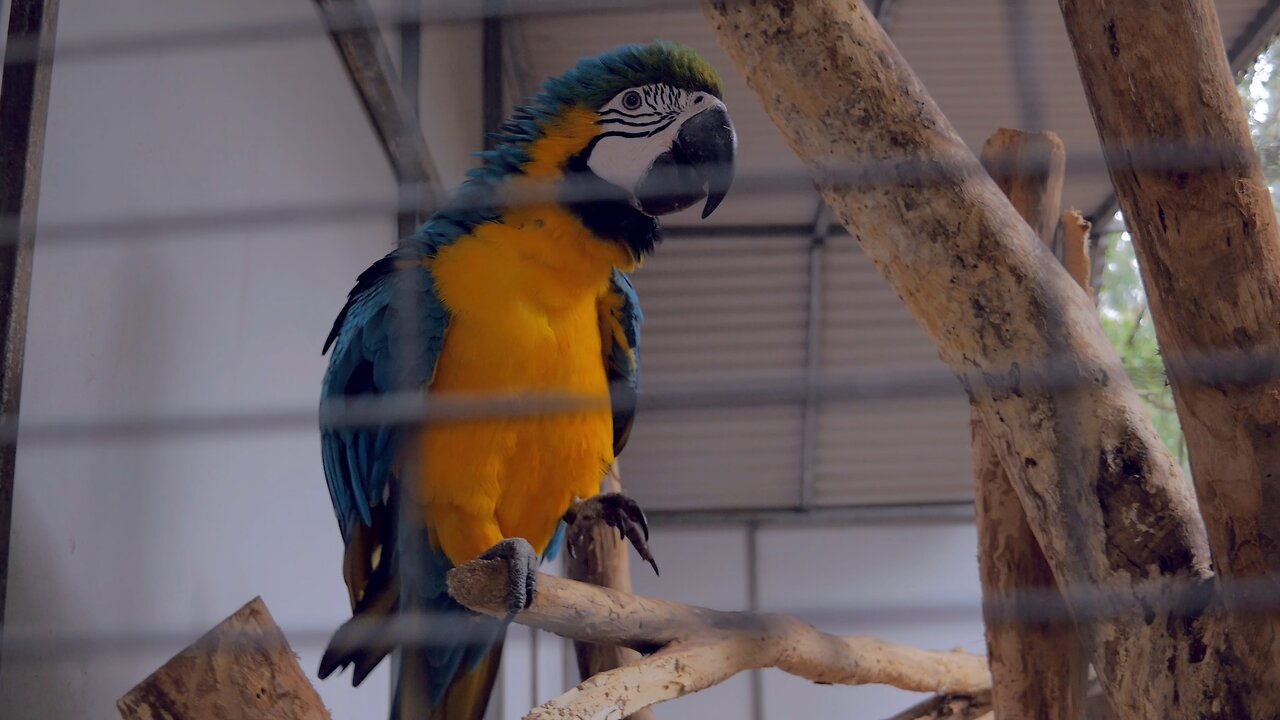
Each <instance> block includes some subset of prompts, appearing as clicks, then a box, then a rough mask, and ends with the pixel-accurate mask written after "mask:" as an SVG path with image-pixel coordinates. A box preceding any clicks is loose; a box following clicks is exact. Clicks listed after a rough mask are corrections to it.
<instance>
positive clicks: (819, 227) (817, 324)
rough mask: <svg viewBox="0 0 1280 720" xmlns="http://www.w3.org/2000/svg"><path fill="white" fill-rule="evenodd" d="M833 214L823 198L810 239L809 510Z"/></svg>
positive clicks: (804, 473)
mask: <svg viewBox="0 0 1280 720" xmlns="http://www.w3.org/2000/svg"><path fill="white" fill-rule="evenodd" d="M833 219H834V216H833V215H832V213H831V208H830V207H828V206H827V203H826V202H825V201H824V200H822V199H821V198H819V199H818V209H817V211H816V212H815V213H814V217H813V232H812V234H811V236H810V239H809V304H808V308H807V310H806V317H807V321H806V326H805V370H804V379H805V388H806V390H807V392H806V393H805V400H804V414H803V416H802V418H801V423H800V498H799V503H800V508H801V509H802V510H807V509H808V508H809V507H810V506H811V505H812V504H813V492H814V486H815V485H816V484H817V477H816V472H817V455H818V402H817V393H816V392H815V390H816V389H817V387H818V381H819V379H820V378H819V375H820V374H821V372H822V318H823V306H822V298H823V295H824V293H823V283H822V278H823V268H824V267H825V262H824V261H825V259H826V255H827V235H828V234H829V233H830V232H831V226H832V224H833Z"/></svg>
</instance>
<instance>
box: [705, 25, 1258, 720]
mask: <svg viewBox="0 0 1280 720" xmlns="http://www.w3.org/2000/svg"><path fill="white" fill-rule="evenodd" d="M706 9H707V14H708V17H709V18H710V20H711V22H712V24H713V26H714V27H715V28H716V30H717V33H718V35H719V37H720V40H721V44H722V45H723V47H724V48H725V49H726V51H727V52H728V54H729V56H730V58H732V59H733V60H734V62H735V64H736V65H737V67H738V68H739V70H740V71H741V72H742V73H743V74H744V75H745V76H746V78H747V81H748V83H749V84H750V85H751V86H752V87H753V88H754V89H755V90H756V92H757V93H758V94H759V95H760V97H761V99H762V100H763V102H764V105H765V107H766V109H767V110H768V112H769V113H770V115H771V116H772V118H773V120H774V122H775V124H776V125H777V126H778V127H779V129H780V130H781V131H782V133H783V135H784V136H785V137H786V138H787V140H788V142H789V143H790V144H791V147H792V148H793V149H794V150H795V151H796V153H797V154H798V155H799V156H800V157H801V158H802V159H803V160H804V161H805V162H806V163H808V165H809V166H810V168H811V169H812V171H813V173H814V175H815V178H816V180H817V183H818V187H819V189H820V190H821V192H822V195H823V197H824V199H825V200H826V202H827V203H828V204H830V205H831V207H832V209H833V210H835V212H836V215H837V217H838V218H839V219H840V221H841V222H842V223H843V224H844V225H845V227H847V228H848V229H849V230H850V232H852V233H853V234H854V235H855V236H856V237H857V238H858V240H859V242H860V243H861V245H862V247H863V249H864V250H865V251H866V253H867V255H868V256H869V257H870V258H871V259H872V261H873V262H874V263H875V264H876V266H877V267H878V268H879V269H880V271H881V273H882V274H884V276H885V277H886V278H887V279H888V280H889V282H890V283H891V284H892V286H893V287H894V289H895V290H896V291H897V292H898V294H899V295H900V296H901V297H902V299H903V300H904V302H905V303H906V305H907V307H908V308H909V309H910V310H911V311H912V313H913V314H914V315H915V316H916V318H917V320H918V321H919V322H920V324H921V325H922V326H923V327H924V329H925V330H926V331H927V332H928V333H929V335H930V336H931V337H932V338H933V340H934V342H935V343H936V344H937V347H938V350H939V354H940V355H941V357H942V359H943V360H944V361H946V362H947V363H948V364H949V365H950V367H951V368H952V369H953V370H954V371H955V372H956V373H957V375H959V377H960V378H961V381H962V383H963V385H964V387H965V389H966V391H967V392H968V393H969V395H970V398H971V400H972V402H973V404H974V405H975V407H976V408H977V409H978V413H979V415H980V416H981V418H982V421H983V423H984V425H985V426H986V427H987V429H988V431H989V432H990V434H991V436H992V441H993V443H994V445H995V448H996V452H997V454H998V455H999V456H1000V459H1001V463H1002V465H1003V466H1004V467H1005V468H1006V469H1007V470H1008V471H1009V473H1010V479H1011V480H1012V481H1013V483H1014V487H1015V489H1016V490H1017V492H1018V496H1019V499H1020V500H1021V501H1022V506H1023V508H1024V509H1025V510H1026V512H1027V516H1028V519H1029V520H1030V523H1031V528H1032V530H1033V531H1034V532H1035V534H1036V537H1037V539H1038V540H1039V542H1040V546H1041V548H1042V549H1043V550H1044V553H1045V557H1046V559H1047V560H1048V561H1049V565H1050V567H1051V568H1052V570H1053V573H1054V577H1055V578H1056V580H1057V582H1058V585H1059V587H1061V588H1063V589H1064V591H1066V593H1065V594H1066V596H1067V599H1068V604H1069V605H1070V607H1071V609H1072V612H1073V614H1074V615H1075V617H1076V619H1077V620H1078V621H1079V622H1080V623H1081V627H1082V629H1083V630H1084V631H1085V635H1086V639H1087V642H1088V645H1089V648H1090V659H1091V660H1092V662H1093V664H1094V666H1095V668H1096V669H1097V671H1098V674H1099V676H1100V678H1101V680H1102V684H1103V686H1104V687H1105V688H1106V691H1107V693H1108V696H1109V697H1110V699H1111V700H1112V704H1113V706H1114V707H1116V708H1117V711H1118V712H1119V714H1120V715H1122V716H1124V717H1132V718H1152V719H1153V720H1154V719H1157V718H1158V719H1159V720H1165V719H1167V718H1196V719H1197V720H1199V719H1201V718H1209V717H1239V716H1240V715H1239V713H1238V712H1236V711H1237V710H1238V709H1239V708H1240V701H1241V693H1242V692H1243V691H1242V688H1241V686H1240V684H1239V683H1238V682H1237V680H1238V678H1237V677H1236V676H1235V675H1234V673H1235V672H1236V671H1235V669H1234V668H1233V667H1231V666H1230V665H1229V664H1228V663H1208V662H1204V659H1205V657H1206V653H1207V652H1214V653H1217V657H1223V656H1224V655H1225V654H1226V653H1229V652H1232V651H1234V648H1233V647H1232V646H1231V641H1230V639H1229V638H1228V636H1227V634H1226V633H1225V632H1224V627H1223V622H1222V618H1221V617H1219V616H1218V615H1216V614H1210V610H1211V604H1212V600H1213V595H1212V594H1213V575H1212V572H1211V570H1210V558H1209V552H1208V543H1207V541H1206V538H1205V534H1204V527H1203V525H1202V524H1201V522H1200V519H1199V516H1198V514H1197V511H1196V507H1195V497H1194V494H1193V491H1192V489H1191V486H1190V484H1189V483H1188V482H1187V481H1186V479H1185V478H1184V477H1183V476H1182V474H1181V471H1180V470H1179V468H1178V466H1177V464H1176V462H1175V461H1174V459H1173V457H1172V456H1171V455H1170V454H1169V452H1168V450H1167V449H1166V448H1165V447H1164V445H1163V443H1162V442H1161V441H1160V440H1159V438H1158V436H1157V435H1156V433H1155V430H1154V428H1153V427H1152V425H1151V422H1150V420H1149V418H1147V417H1146V416H1145V414H1144V413H1143V411H1142V409H1141V405H1140V403H1139V399H1138V396H1137V394H1136V392H1135V391H1134V389H1133V386H1132V384H1131V383H1130V382H1129V380H1128V378H1127V377H1126V375H1125V373H1124V370H1123V368H1122V367H1121V365H1120V361H1119V358H1118V357H1117V356H1116V353H1115V350H1114V349H1113V348H1112V347H1111V345H1110V343H1109V342H1108V341H1107V338H1106V335H1105V334H1104V333H1103V331H1102V328H1101V326H1100V324H1099V322H1098V319H1097V317H1096V316H1095V311H1094V308H1093V306H1092V304H1091V303H1089V301H1088V299H1087V298H1086V297H1085V295H1084V293H1081V292H1080V289H1079V288H1078V287H1076V285H1075V283H1074V282H1073V281H1072V280H1071V278H1070V277H1069V276H1068V275H1067V273H1066V272H1065V271H1064V270H1063V269H1062V268H1061V266H1060V265H1059V264H1058V263H1057V261H1056V260H1054V259H1053V257H1052V256H1051V255H1050V254H1049V252H1048V250H1046V249H1045V248H1044V247H1043V246H1042V244H1041V243H1040V242H1039V241H1038V240H1037V239H1036V237H1035V236H1034V234H1033V233H1032V231H1031V230H1030V228H1028V227H1027V225H1026V223H1025V222H1023V221H1022V219H1021V218H1019V217H1018V215H1017V213H1016V212H1015V211H1014V210H1013V208H1012V207H1010V205H1009V203H1008V200H1007V199H1005V198H1004V196H1003V195H1002V194H1001V193H1000V190H999V188H998V187H996V185H995V183H994V182H993V181H992V180H991V178H990V177H989V176H988V175H987V174H986V173H985V172H984V171H983V170H982V168H981V166H980V165H979V164H978V162H977V159H976V158H974V157H973V155H972V153H970V152H969V150H968V149H967V148H966V147H965V145H964V143H963V142H962V141H961V140H960V138H959V136H958V135H957V134H956V133H955V131H954V129H953V128H952V127H951V126H950V124H949V123H948V122H947V120H946V118H945V117H943V116H942V114H941V113H940V112H939V110H938V108H937V106H936V105H935V104H934V103H933V101H932V100H931V99H930V97H929V96H928V94H927V93H926V92H925V90H924V88H923V87H922V86H921V85H920V82H919V80H918V79H916V77H915V76H914V75H913V74H912V72H911V70H910V69H909V68H908V67H907V65H906V63H905V61H904V60H903V59H902V57H901V56H900V55H899V54H898V52H897V50H896V49H895V48H894V47H893V45H892V43H890V42H889V40H888V38H887V37H886V36H885V35H884V33H883V32H882V31H881V29H880V27H879V26H878V25H877V24H876V23H875V20H874V19H873V18H872V17H871V16H870V15H869V14H868V12H867V10H866V8H865V7H863V6H862V4H861V3H858V2H856V1H855V0H808V2H805V3H794V2H789V1H784V0H774V1H765V0H735V1H734V2H721V1H712V2H709V3H708V4H707V5H706ZM860 158H868V159H874V160H875V161H876V162H875V165H876V167H877V172H876V173H875V174H874V175H872V174H869V173H859V172H858V168H857V165H856V162H854V161H856V160H858V159H860ZM851 163H852V167H851ZM886 163H896V168H897V169H896V170H894V171H890V172H886V171H884V170H883V167H884V166H885V164H886Z"/></svg>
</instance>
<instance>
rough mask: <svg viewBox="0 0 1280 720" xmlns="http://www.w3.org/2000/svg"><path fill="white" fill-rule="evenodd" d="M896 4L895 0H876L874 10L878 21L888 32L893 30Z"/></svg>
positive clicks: (890, 32)
mask: <svg viewBox="0 0 1280 720" xmlns="http://www.w3.org/2000/svg"><path fill="white" fill-rule="evenodd" d="M896 4H897V3H896V2H895V1H894V0H876V4H875V10H874V12H875V16H876V22H879V23H880V27H882V28H884V31H885V33H886V34H892V32H893V11H894V9H895V8H894V6H895V5H896Z"/></svg>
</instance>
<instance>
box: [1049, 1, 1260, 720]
mask: <svg viewBox="0 0 1280 720" xmlns="http://www.w3.org/2000/svg"><path fill="white" fill-rule="evenodd" d="M1059 4H1060V5H1061V7H1062V13H1063V17H1064V18H1065V20H1066V25H1067V32H1068V34H1069V35H1070V37H1071V40H1072V46H1073V48H1074V49H1075V54H1076V61H1077V63H1078V64H1079V67H1080V77H1081V79H1082V80H1083V82H1084V86H1085V94H1086V96H1087V97H1088V100H1089V107H1090V109H1091V110H1092V111H1093V117H1094V121H1095V122H1096V124H1097V126H1098V134H1099V135H1100V136H1101V138H1102V143H1103V147H1104V149H1105V155H1106V158H1107V164H1108V166H1109V168H1110V171H1111V181H1112V184H1113V185H1115V189H1116V196H1117V198H1118V199H1119V201H1120V207H1121V209H1123V210H1124V216H1125V222H1126V224H1127V225H1128V227H1129V230H1130V232H1131V233H1132V237H1133V245H1134V249H1135V250H1136V251H1137V255H1138V264H1139V266H1140V268H1141V270H1142V283H1143V286H1144V287H1145V288H1146V291H1147V296H1148V301H1149V304H1150V307H1151V316H1152V319H1153V320H1154V321H1155V328H1156V336H1157V337H1158V339H1159V341H1160V348H1161V355H1162V357H1163V358H1164V361H1165V367H1166V369H1167V371H1168V376H1169V384H1170V386H1171V388H1172V390H1173V398H1174V401H1175V404H1176V405H1177V409H1178V418H1179V420H1181V422H1182V428H1183V431H1184V434H1185V436H1186V440H1187V450H1188V452H1189V454H1190V458H1191V469H1192V475H1193V477H1194V479H1195V483H1196V490H1197V492H1198V495H1199V500H1200V508H1201V511H1202V512H1203V514H1204V520H1205V524H1206V526H1207V527H1208V532H1209V541H1210V545H1211V546H1212V548H1213V556H1214V560H1215V562H1216V565H1217V567H1218V568H1219V572H1221V574H1222V575H1223V577H1224V578H1227V579H1230V580H1247V581H1249V582H1247V583H1239V584H1237V586H1247V585H1252V586H1254V587H1257V588H1258V589H1259V590H1261V591H1262V592H1264V593H1266V594H1269V595H1272V596H1274V595H1276V594H1277V593H1280V442H1278V441H1277V440H1278V438H1280V323H1278V322H1277V321H1276V319H1277V317H1280V229H1278V228H1277V224H1276V213H1275V209H1274V208H1273V207H1272V203H1271V194H1270V191H1269V190H1268V187H1267V181H1266V178H1265V177H1264V176H1263V173H1262V167H1261V164H1260V162H1259V160H1258V157H1257V155H1256V154H1255V152H1254V148H1253V144H1252V141H1251V139H1250V135H1249V127H1248V124H1247V122H1246V116H1245V112H1244V107H1243V106H1242V103H1241V101H1240V97H1239V95H1238V93H1237V92H1236V87H1235V81H1234V79H1233V77H1232V74H1231V68H1230V67H1229V65H1228V63H1227V55H1226V52H1225V50H1224V49H1223V44H1222V32H1221V29H1220V28H1219V26H1218V15H1217V12H1216V10H1215V8H1214V4H1213V3H1212V2H1211V1H1210V0H1176V1H1175V0H1159V1H1158V2H1152V3H1143V4H1142V6H1141V7H1138V6H1137V5H1135V4H1131V3H1116V2H1107V1H1106V0H1060V3H1059ZM1226 602H1227V603H1228V606H1229V607H1233V608H1235V609H1241V608H1243V607H1246V606H1247V605H1248V604H1249V602H1250V599H1249V598H1248V597H1241V596H1236V595H1235V594H1233V593H1232V592H1230V591H1228V593H1227V595H1226ZM1243 639H1245V640H1246V641H1247V644H1248V647H1249V652H1248V653H1247V654H1246V655H1244V656H1243V657H1238V658H1233V659H1232V660H1231V661H1230V662H1232V663H1233V664H1237V665H1246V666H1249V667H1251V668H1252V669H1253V670H1254V671H1255V672H1256V677H1255V679H1254V680H1253V683H1252V684H1253V685H1254V686H1255V688H1256V691H1255V692H1253V693H1251V694H1250V700H1249V702H1250V703H1251V709H1252V712H1253V716H1254V717H1262V716H1264V715H1265V716H1271V715H1273V714H1274V713H1275V708H1276V707H1277V706H1278V705H1280V663H1277V662H1276V657H1278V656H1280V618H1278V617H1277V616H1275V615H1274V614H1272V615H1270V616H1269V617H1267V618H1262V619H1256V620H1255V621H1254V622H1253V623H1252V624H1251V625H1250V627H1249V628H1248V632H1246V633H1243ZM1223 661H1224V662H1226V660H1225V659H1224V660H1223ZM1264 688H1265V690H1264Z"/></svg>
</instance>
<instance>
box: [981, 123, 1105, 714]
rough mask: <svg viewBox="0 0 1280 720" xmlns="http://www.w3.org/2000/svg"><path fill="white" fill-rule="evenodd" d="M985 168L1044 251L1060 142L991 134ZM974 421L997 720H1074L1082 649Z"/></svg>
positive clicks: (1059, 172)
mask: <svg viewBox="0 0 1280 720" xmlns="http://www.w3.org/2000/svg"><path fill="white" fill-rule="evenodd" d="M982 166H983V167H985V168H986V169H987V172H988V173H990V175H991V177H992V178H993V179H994V180H995V181H996V184H997V185H999V186H1000V189H1001V190H1002V191H1003V192H1004V194H1005V195H1006V196H1008V198H1009V201H1010V202H1012V203H1013V207H1014V209H1015V210H1017V211H1018V214H1019V215H1021V216H1022V218H1023V219H1024V220H1026V221H1027V224H1028V225H1030V226H1031V229H1032V230H1035V232H1036V234H1037V235H1039V236H1040V240H1041V241H1042V242H1044V244H1045V245H1046V246H1049V245H1051V244H1052V243H1053V238H1054V235H1055V233H1056V232H1057V230H1058V226H1059V223H1060V217H1059V213H1058V210H1059V208H1060V207H1061V199H1062V183H1063V179H1064V171H1065V169H1066V151H1065V150H1064V148H1063V146H1062V141H1061V140H1060V139H1059V138H1058V136H1057V135H1054V134H1053V133H1048V132H1045V133H1029V132H1022V131H1018V130H1009V129H1001V130H997V131H996V133H995V134H994V135H992V136H991V137H990V138H988V139H987V142H986V145H985V146H984V147H983V148H982ZM1064 240H1066V238H1064ZM971 424H972V429H973V460H974V477H975V481H976V482H975V491H976V493H975V508H976V510H977V520H978V569H979V574H980V575H981V579H982V596H983V599H984V601H985V604H984V605H985V608H986V610H985V612H984V613H983V615H984V620H985V621H986V635H987V657H988V658H989V659H990V663H991V675H992V677H993V678H994V680H995V686H994V688H993V689H992V695H993V696H994V705H995V710H996V712H997V714H999V715H1000V717H1001V719H1002V720H1022V719H1024V718H1025V719H1027V720H1032V719H1042V720H1050V719H1051V718H1062V719H1063V720H1076V718H1079V717H1080V708H1081V705H1082V703H1083V702H1084V687H1085V676H1086V667H1087V665H1088V662H1087V660H1086V659H1085V649H1084V647H1083V644H1082V643H1081V642H1080V638H1079V636H1078V635H1077V633H1076V629H1075V626H1074V624H1073V623H1072V622H1071V619H1070V618H1069V617H1068V616H1067V613H1066V612H1065V604H1064V603H1063V602H1062V601H1061V599H1060V598H1059V597H1058V594H1057V586H1056V584H1055V583H1054V579H1053V572H1052V571H1051V570H1050V569H1049V563H1048V562H1047V561H1046V560H1045V558H1044V553H1043V552H1042V551H1041V550H1040V543H1039V542H1038V541H1037V540H1036V537H1035V534H1034V533H1032V532H1031V526H1030V525H1028V524H1027V516H1026V513H1025V512H1024V511H1023V509H1022V503H1021V502H1020V501H1019V500H1018V494H1017V492H1015V491H1014V489H1013V485H1012V484H1011V483H1010V482H1009V476H1008V474H1007V473H1006V472H1005V469H1004V467H1003V466H1002V465H1001V464H1000V458H999V456H998V455H997V454H996V450H995V447H994V446H993V445H992V442H991V439H990V437H989V435H988V433H987V430H986V427H985V426H984V425H983V423H982V421H981V419H980V418H979V417H978V413H977V410H976V408H975V409H974V410H973V420H972V423H971ZM1041 598H1050V599H1051V600H1050V602H1053V603H1054V607H1053V608H1050V609H1048V610H1049V612H1037V611H1041V610H1044V609H1043V608H1034V607H1025V606H1026V605H1028V604H1033V603H1035V602H1037V601H1038V600H1039V599H1041ZM997 608H1007V609H1011V610H1013V612H1012V613H1009V612H1001V611H999V610H997ZM1036 616H1038V619H1034V620H1033V619H1032V617H1036Z"/></svg>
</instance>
